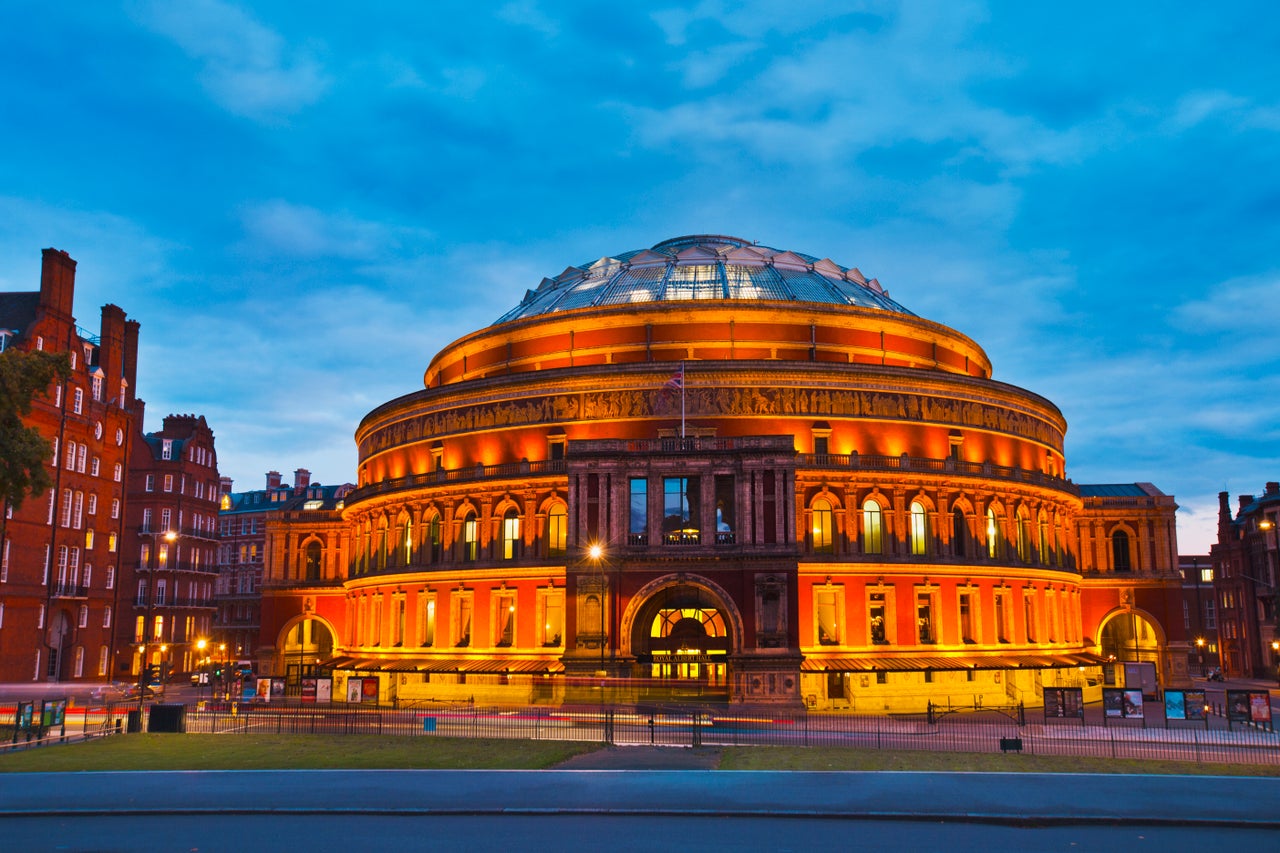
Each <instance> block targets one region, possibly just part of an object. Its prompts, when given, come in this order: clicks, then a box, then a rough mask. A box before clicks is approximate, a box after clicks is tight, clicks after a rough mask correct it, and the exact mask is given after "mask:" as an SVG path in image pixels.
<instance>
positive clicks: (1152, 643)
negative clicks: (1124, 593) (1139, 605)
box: [1098, 610, 1164, 664]
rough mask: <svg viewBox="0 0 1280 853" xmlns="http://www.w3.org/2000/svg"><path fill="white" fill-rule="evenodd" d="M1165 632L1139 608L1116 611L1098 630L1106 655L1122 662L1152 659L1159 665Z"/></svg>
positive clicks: (1101, 645) (1102, 650) (1100, 644)
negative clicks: (1138, 609)
mask: <svg viewBox="0 0 1280 853" xmlns="http://www.w3.org/2000/svg"><path fill="white" fill-rule="evenodd" d="M1163 638H1164V632H1162V631H1161V630H1160V627H1159V625H1158V624H1156V623H1155V622H1153V621H1151V620H1150V619H1148V618H1147V617H1146V615H1145V614H1143V613H1140V612H1139V611H1137V610H1122V611H1118V612H1116V613H1113V614H1112V615H1111V616H1110V617H1108V618H1107V621H1106V622H1105V623H1104V624H1103V626H1102V630H1101V631H1100V632H1098V645H1099V646H1100V647H1101V649H1100V650H1101V652H1102V656H1103V657H1107V658H1114V659H1115V660H1118V661H1151V662H1152V663H1156V664H1158V663H1159V661H1160V648H1161V646H1162V645H1163Z"/></svg>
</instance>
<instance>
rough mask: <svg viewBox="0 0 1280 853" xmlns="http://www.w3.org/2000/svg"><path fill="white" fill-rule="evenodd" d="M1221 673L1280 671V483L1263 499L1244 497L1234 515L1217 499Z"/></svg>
mask: <svg viewBox="0 0 1280 853" xmlns="http://www.w3.org/2000/svg"><path fill="white" fill-rule="evenodd" d="M1209 553H1210V557H1211V559H1212V560H1213V572H1214V578H1213V584H1214V593H1215V594H1216V596H1217V600H1218V601H1217V603H1218V614H1219V615H1218V622H1219V626H1218V636H1219V642H1220V643H1221V646H1222V671H1223V672H1224V673H1225V674H1226V675H1227V676H1241V677H1255V678H1274V677H1276V676H1277V673H1278V672H1280V649H1277V648H1276V645H1280V630H1278V629H1277V627H1276V625H1277V622H1276V615H1277V608H1278V605H1280V587H1277V581H1280V483H1267V484H1266V487H1265V489H1264V490H1263V493H1262V494H1261V495H1259V496H1255V495H1240V496H1239V498H1238V504H1237V509H1236V512H1235V515H1234V516H1233V515H1232V513H1231V504H1230V500H1229V497H1228V495H1227V493H1226V492H1220V493H1219V494H1218V542H1217V544H1216V545H1214V546H1213V547H1212V548H1211V549H1210V552H1209Z"/></svg>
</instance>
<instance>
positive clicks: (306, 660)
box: [281, 619, 333, 693]
mask: <svg viewBox="0 0 1280 853" xmlns="http://www.w3.org/2000/svg"><path fill="white" fill-rule="evenodd" d="M281 651H282V656H283V658H284V673H285V690H286V692H290V693H291V692H292V691H294V690H297V689H300V688H301V686H302V678H303V677H304V676H310V675H315V674H316V664H317V663H319V662H320V661H323V660H326V659H328V658H330V657H332V656H333V634H332V633H331V632H330V631H329V626H328V625H326V624H325V623H323V622H321V621H320V620H318V619H304V620H302V621H301V622H299V623H297V624H296V625H294V626H293V627H292V628H290V629H289V630H288V632H287V633H286V634H285V640H284V643H283V644H282V646H281Z"/></svg>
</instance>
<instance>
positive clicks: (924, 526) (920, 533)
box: [911, 501, 929, 557]
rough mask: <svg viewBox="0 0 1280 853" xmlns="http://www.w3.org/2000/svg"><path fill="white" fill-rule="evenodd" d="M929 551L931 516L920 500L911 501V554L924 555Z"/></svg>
mask: <svg viewBox="0 0 1280 853" xmlns="http://www.w3.org/2000/svg"><path fill="white" fill-rule="evenodd" d="M928 553H929V516H928V515H927V514H926V513H925V511H924V504H922V503H920V501H912V502H911V554H912V556H915V557H923V556H924V555H925V554H928Z"/></svg>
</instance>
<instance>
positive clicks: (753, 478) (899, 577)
mask: <svg viewBox="0 0 1280 853" xmlns="http://www.w3.org/2000/svg"><path fill="white" fill-rule="evenodd" d="M423 386H424V387H423V388H421V389H419V390H417V391H414V392H412V393H409V394H406V395H405V396H403V397H399V398H397V399H394V400H391V401H390V402H388V403H385V404H383V405H381V406H379V407H378V408H376V409H375V410H373V411H372V412H370V413H369V414H368V415H367V416H366V417H365V418H364V420H363V421H362V422H361V424H360V426H359V428H358V430H357V431H356V441H357V443H358V448H359V476H358V483H357V487H356V488H355V489H354V490H353V491H352V492H351V493H349V494H347V495H346V497H345V501H344V502H343V503H342V504H341V505H340V506H337V507H334V508H332V509H313V510H312V511H301V512H297V513H292V514H289V515H287V516H286V517H285V518H283V519H281V521H280V522H278V523H275V524H273V525H272V526H270V527H269V528H268V540H269V541H268V553H267V565H268V569H267V571H268V577H267V578H266V588H265V590H264V598H263V626H264V628H263V638H262V639H263V645H264V657H263V660H262V661H261V662H260V667H261V669H262V671H263V673H264V674H270V673H275V674H278V675H287V676H288V677H289V678H290V679H291V680H292V679H295V678H297V677H298V676H300V675H308V674H315V673H322V674H323V673H327V672H331V673H332V674H333V675H334V677H335V684H334V695H335V697H337V696H342V695H344V694H343V690H342V684H341V683H340V682H342V681H343V680H344V679H347V678H353V677H357V676H358V677H360V678H362V679H364V680H365V682H364V683H365V685H366V687H365V690H366V693H367V692H368V684H369V683H370V681H371V680H373V683H374V684H376V687H377V691H378V696H379V697H380V698H382V699H387V700H390V699H401V700H408V699H416V698H421V699H428V698H430V699H441V700H458V699H470V700H474V701H477V702H509V703H529V702H574V701H581V700H584V699H588V698H597V699H598V698H600V697H602V695H605V694H604V693H603V691H605V690H607V691H608V694H607V695H608V696H609V698H610V699H612V700H614V701H624V702H625V701H646V700H651V699H661V698H677V699H681V700H698V701H706V702H731V703H775V704H784V705H792V706H797V707H799V706H802V705H803V706H808V707H811V708H831V707H848V708H854V709H856V710H881V709H887V708H894V709H896V708H917V707H922V706H923V705H924V703H925V702H926V701H935V702H937V701H941V700H944V699H945V700H946V701H950V702H964V703H968V702H971V701H982V702H985V703H988V704H993V705H997V704H1003V703H1007V702H1009V701H1011V700H1013V701H1025V702H1026V703H1027V704H1034V703H1036V702H1037V701H1038V697H1039V695H1040V688H1041V687H1042V686H1082V687H1084V688H1085V689H1086V697H1087V698H1089V699H1096V698H1098V694H1096V693H1091V692H1090V691H1093V690H1095V689H1096V690H1098V691H1100V689H1101V688H1100V684H1101V683H1102V680H1103V673H1104V670H1105V663H1106V662H1108V661H1112V660H1119V661H1136V660H1142V661H1150V662H1152V663H1154V664H1155V669H1156V671H1157V672H1158V675H1159V679H1160V680H1161V681H1162V682H1163V683H1165V684H1174V683H1178V682H1179V681H1182V680H1185V678H1186V671H1185V669H1186V665H1185V660H1186V651H1187V643H1186V640H1187V638H1186V637H1185V635H1184V631H1183V620H1182V612H1181V598H1180V591H1179V577H1178V575H1177V573H1176V567H1177V544H1176V535H1175V522H1174V510H1175V509H1176V506H1175V504H1174V502H1173V499H1172V497H1170V496H1167V495H1164V494H1162V493H1161V492H1160V491H1159V490H1158V489H1156V488H1155V487H1154V486H1151V485H1150V484H1145V483H1130V484H1120V485H1104V486H1082V485H1078V484H1075V483H1073V482H1072V481H1071V480H1070V479H1068V478H1067V473H1066V472H1067V465H1066V459H1065V458H1064V456H1063V437H1064V433H1065V431H1066V428H1067V424H1066V421H1065V419H1064V418H1063V415H1062V413H1061V412H1060V411H1059V410H1058V409H1057V407H1055V406H1054V404H1053V403H1052V402H1050V401H1049V400H1046V399H1045V398H1043V397H1040V396H1038V395H1036V394H1034V393H1032V392H1030V391H1027V390H1024V389H1022V388H1017V387H1014V386H1012V385H1008V384H1005V383H1003V382H999V381H997V380H995V379H993V378H992V365H991V362H990V361H989V360H988V358H987V356H986V354H985V353H984V352H983V350H982V348H981V347H980V346H979V345H978V344H977V343H976V342H974V341H973V340H970V339H969V338H967V337H965V336H964V335H963V334H961V333H960V332H957V331H955V330H954V329H951V328H948V327H947V326H944V325H941V324H939V323H935V322H932V321H930V320H926V319H923V318H921V317H918V316H916V315H915V314H913V313H912V312H911V311H909V310H907V309H906V308H904V307H903V306H902V305H901V304H899V303H898V302H897V301H895V300H894V299H892V298H890V296H889V293H888V291H886V290H885V289H884V288H882V287H881V285H880V284H879V283H878V282H877V281H876V280H874V279H870V280H869V279H866V278H865V277H864V276H863V275H862V274H861V273H860V272H859V271H858V270H857V269H855V268H850V267H844V266H841V265H839V264H837V263H834V262H832V261H831V260H828V259H820V258H816V257H812V256H809V255H805V254H799V253H797V252H792V251H781V250H778V249H772V248H768V247H765V246H761V245H757V244H755V243H752V242H750V241H747V240H741V239H737V238H733V237H726V236H708V235H702V236H691V237H682V238H678V239H674V240H668V241H665V242H662V243H659V244H657V245H656V246H654V247H653V248H651V249H642V250H638V251H628V252H623V253H621V254H617V255H611V256H608V257H603V258H600V259H599V260H597V261H595V262H592V263H587V264H583V265H580V266H570V267H568V268H567V269H566V270H565V271H564V272H562V273H560V274H559V275H557V276H556V277H555V278H548V279H544V280H543V281H542V283H541V284H539V285H538V286H537V287H536V288H535V289H533V290H529V291H528V292H527V293H526V294H525V297H524V299H523V300H522V301H521V302H520V304H519V305H517V306H515V307H514V308H512V309H511V310H510V311H508V312H507V313H505V314H504V315H502V317H500V318H499V319H498V320H497V321H496V322H495V323H493V324H492V325H490V326H488V327H486V328H483V329H480V330H479V331H476V332H474V333H472V334H469V335H466V336H464V337H462V338H460V339H458V340H456V341H454V342H453V343H451V344H449V345H448V346H447V347H445V348H444V349H443V350H442V351H441V352H440V353H439V354H437V355H436V356H435V358H433V359H432V360H431V362H430V364H429V365H427V368H426V372H425V376H424V382H423Z"/></svg>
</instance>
